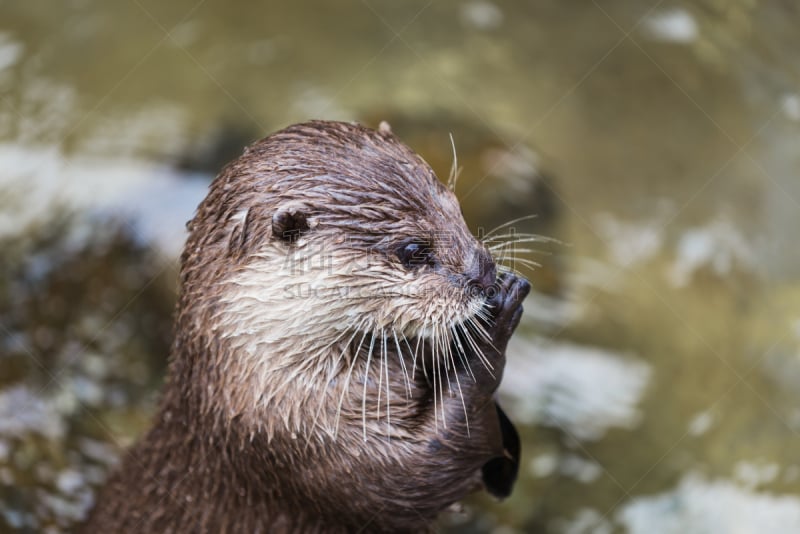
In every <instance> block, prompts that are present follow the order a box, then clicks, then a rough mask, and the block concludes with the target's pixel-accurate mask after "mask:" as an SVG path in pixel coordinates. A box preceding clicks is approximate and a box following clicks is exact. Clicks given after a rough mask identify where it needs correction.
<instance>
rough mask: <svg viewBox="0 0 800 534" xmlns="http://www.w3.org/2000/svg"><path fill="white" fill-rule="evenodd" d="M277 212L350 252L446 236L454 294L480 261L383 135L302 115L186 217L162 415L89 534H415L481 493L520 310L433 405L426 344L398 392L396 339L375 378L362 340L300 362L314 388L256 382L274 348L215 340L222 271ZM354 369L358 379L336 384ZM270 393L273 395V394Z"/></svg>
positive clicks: (271, 379) (231, 169)
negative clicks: (247, 349) (291, 212)
mask: <svg viewBox="0 0 800 534" xmlns="http://www.w3.org/2000/svg"><path fill="white" fill-rule="evenodd" d="M292 203H294V204H292ZM287 204H292V205H294V206H295V207H296V209H299V210H301V211H302V212H303V213H304V214H305V215H307V216H308V222H309V228H308V230H307V232H306V233H304V234H303V237H301V238H300V239H301V240H302V239H307V240H308V241H313V240H314V239H320V240H324V241H325V243H328V244H330V243H338V246H340V247H346V248H347V249H348V250H352V251H353V253H363V252H364V251H365V250H367V249H369V250H370V251H371V252H372V253H377V254H384V255H386V257H387V258H389V257H391V256H392V254H393V250H394V249H393V247H394V246H395V245H396V244H397V242H398V239H399V238H401V237H405V236H409V235H413V234H415V233H418V232H422V233H424V232H430V230H431V228H446V229H447V230H448V236H447V240H448V242H447V244H446V245H445V244H441V245H437V250H436V252H437V255H438V257H439V262H440V266H441V269H442V270H443V271H446V273H447V276H449V277H450V279H451V280H452V283H453V284H454V286H456V287H458V286H459V284H462V283H463V284H466V280H467V278H468V277H467V276H466V275H465V274H464V273H467V272H469V270H470V269H471V268H472V262H474V256H475V254H478V255H480V254H484V252H483V250H484V249H483V247H482V246H481V245H480V244H479V243H478V242H477V241H476V240H475V239H474V238H473V237H472V236H471V235H470V234H469V232H468V231H467V229H466V226H465V225H464V223H463V220H462V219H461V215H460V212H459V208H458V204H457V202H456V201H455V197H454V196H453V195H452V194H451V193H450V192H449V190H447V189H446V188H444V186H443V185H442V184H441V183H440V182H439V181H438V180H437V179H436V177H435V176H434V175H433V173H432V171H431V170H430V168H429V167H428V166H427V165H426V164H425V163H424V162H423V161H422V160H421V159H420V158H419V157H418V156H416V155H415V154H414V153H413V152H411V150H409V149H408V148H407V147H406V146H405V145H403V144H402V143H400V142H399V141H398V140H397V139H396V138H395V137H394V136H393V135H392V134H391V133H390V132H388V131H385V130H384V129H382V130H381V131H373V130H370V129H367V128H363V127H361V126H357V125H352V124H345V123H334V122H311V123H306V124H301V125H295V126H292V127H290V128H288V129H286V130H283V131H281V132H278V133H276V134H274V135H272V136H270V137H267V138H266V139H264V140H262V141H260V142H258V143H256V144H254V145H253V146H251V147H250V148H248V149H247V150H246V151H245V153H244V154H243V155H242V157H241V158H239V159H238V160H236V161H234V162H233V163H232V164H230V165H229V166H227V167H226V168H225V169H224V170H223V171H222V173H221V174H220V175H219V176H218V177H217V178H216V180H215V181H214V183H213V184H212V185H211V188H210V191H209V194H208V196H207V198H206V199H205V200H204V201H203V202H202V204H201V205H200V206H199V208H198V210H197V213H196V215H195V217H194V219H193V220H192V222H191V223H190V225H189V237H188V241H187V243H186V246H185V249H184V253H183V255H182V258H181V260H182V269H181V295H180V299H179V303H178V306H177V314H176V324H175V341H174V344H173V347H172V353H171V363H170V369H169V378H168V382H167V385H166V388H165V390H164V394H163V398H162V401H161V405H160V408H159V411H158V414H157V415H156V417H155V420H154V424H153V427H152V429H151V430H150V431H149V432H148V433H147V435H146V436H144V437H143V439H142V440H141V441H140V442H139V443H138V444H137V445H136V446H134V447H133V448H132V450H131V451H130V452H129V454H128V455H127V456H126V457H125V459H124V461H123V464H122V466H121V468H120V469H119V470H118V471H117V472H116V473H114V474H113V476H112V477H111V479H110V481H109V482H108V484H107V486H106V487H105V489H104V490H103V492H102V493H101V495H100V496H99V501H98V504H97V506H96V507H95V509H94V510H93V512H92V514H91V516H90V518H89V521H88V522H87V524H86V525H85V529H84V530H85V531H86V532H131V533H133V532H136V533H138V532H181V533H182V532H358V531H364V532H415V531H421V530H425V529H427V528H429V527H430V525H431V523H432V522H433V521H434V520H435V518H436V517H437V514H439V513H440V512H441V511H442V510H443V509H445V508H446V507H447V506H449V505H450V504H452V503H454V502H456V501H458V500H459V499H461V498H463V497H464V496H465V495H466V494H468V493H470V492H472V491H474V490H476V489H479V488H480V487H481V485H482V482H481V474H480V471H481V467H482V466H483V465H484V464H485V463H486V462H487V461H488V460H489V459H491V458H495V457H499V456H502V455H503V454H504V452H503V444H502V440H501V437H500V430H499V423H498V416H497V412H496V408H495V404H494V401H493V393H494V391H495V389H496V387H497V385H498V383H499V380H500V378H501V375H502V368H503V366H504V363H505V360H504V354H503V353H504V349H505V343H506V341H507V340H508V337H509V336H510V335H511V332H512V331H513V328H514V327H515V326H516V322H515V321H518V313H519V312H518V311H517V312H516V319H515V320H514V319H507V320H506V321H505V326H504V327H503V328H505V330H503V329H502V328H501V329H500V330H502V331H498V328H494V329H490V335H491V337H492V340H491V342H488V341H486V342H482V343H481V350H482V351H484V353H485V355H486V357H487V358H488V359H489V360H490V361H491V365H492V367H493V369H492V370H491V371H490V370H488V369H486V368H485V367H484V366H483V365H481V364H480V361H479V359H478V358H477V356H476V355H469V356H470V357H471V358H472V361H471V362H469V363H470V364H471V365H470V367H471V372H470V370H468V369H467V368H466V367H467V366H466V365H464V364H463V362H460V361H458V360H457V359H456V360H454V362H453V363H454V365H453V366H451V368H450V371H449V373H450V374H449V375H448V378H449V381H450V384H449V386H448V383H447V382H445V383H444V386H443V388H444V396H443V397H442V398H440V399H437V400H436V402H434V395H435V393H434V392H433V387H432V384H431V375H432V373H434V372H435V370H434V369H433V363H432V361H431V358H432V357H433V356H432V355H431V354H430V350H428V351H427V352H426V353H425V354H423V355H420V362H419V363H418V365H417V368H416V372H415V373H414V374H413V376H410V380H409V381H408V383H407V381H406V378H405V377H406V376H409V373H410V368H411V362H410V360H406V363H407V364H408V367H407V368H406V369H404V368H402V367H401V363H400V356H402V354H400V355H398V351H397V348H396V347H395V346H394V343H393V341H392V342H390V343H389V344H388V345H387V346H386V347H385V348H384V349H383V350H385V354H386V361H385V365H386V366H388V368H385V367H382V366H379V365H378V364H376V363H375V361H373V365H372V366H371V367H367V366H366V364H365V360H366V355H367V350H368V345H369V343H370V339H371V338H370V337H366V341H363V340H364V337H363V336H362V335H356V336H355V337H354V338H352V341H349V336H345V337H343V338H341V339H340V340H338V341H337V342H336V344H335V347H336V349H333V348H332V349H331V350H329V353H330V354H329V355H328V356H329V357H330V359H331V360H334V359H335V357H336V356H337V355H338V354H339V352H338V349H339V348H340V347H343V348H344V349H346V350H344V357H343V358H342V359H341V362H339V363H336V364H334V363H330V362H328V363H327V364H326V365H325V366H323V367H322V368H321V369H322V370H320V369H316V368H313V369H316V370H314V371H312V367H311V366H312V365H313V364H314V363H315V362H317V360H313V359H315V358H319V355H317V354H316V353H314V354H309V356H308V360H309V361H308V362H306V361H305V360H300V362H302V363H300V364H298V365H306V363H308V365H309V366H310V367H309V370H308V373H307V375H308V377H313V379H314V381H315V382H316V385H315V387H310V386H309V385H308V384H305V383H299V382H302V380H298V381H292V380H289V381H288V383H287V381H286V380H283V378H284V377H283V376H282V375H279V374H277V373H278V371H274V370H273V371H270V374H268V375H267V376H268V378H267V382H266V383H264V382H263V376H264V375H263V374H260V373H261V371H259V369H261V368H260V367H258V365H259V362H260V361H262V360H260V358H263V359H269V358H271V357H273V355H271V354H263V355H262V354H259V356H258V358H259V359H257V360H253V361H251V360H247V359H246V358H243V357H242V356H241V354H240V353H241V347H240V346H239V345H236V340H235V339H233V340H232V339H230V338H226V337H225V336H224V335H222V334H223V333H224V329H225V328H226V327H227V326H226V323H225V318H226V317H227V318H228V319H229V317H230V316H229V315H226V314H227V313H228V312H227V311H225V310H226V309H227V308H226V306H228V305H227V304H226V302H225V300H224V299H225V296H226V293H230V292H231V291H233V290H232V289H231V288H232V287H233V286H231V285H230V284H231V282H230V280H231V277H232V276H234V275H237V274H240V273H246V272H247V269H248V268H251V267H248V266H252V262H253V261H254V260H253V258H254V254H257V253H258V252H259V250H261V249H262V248H263V246H264V244H265V243H266V242H268V241H269V240H275V239H276V238H277V237H276V236H273V235H272V217H273V214H274V213H275V211H276V210H277V209H279V208H280V207H281V206H285V205H287ZM297 206H299V207H297ZM370 206H379V207H381V208H380V209H377V208H376V209H370V208H369V207H370ZM293 209H295V208H293ZM243 210H247V211H246V215H244V216H243V217H242V216H241V215H242V213H243ZM338 235H341V236H347V239H346V240H341V239H338V238H337V237H336V236H338ZM301 243H302V241H301ZM276 246H277V245H276ZM281 246H285V247H287V248H288V247H291V246H295V245H293V244H292V243H291V242H286V243H284V244H282V245H281ZM376 251H377V252H376ZM386 261H390V260H388V259H387V260H386ZM391 261H394V260H391ZM443 276H444V275H443ZM518 300H519V299H517V300H515V301H514V305H515V306H516V307H518ZM357 302H358V301H353V302H349V303H348V304H347V305H348V306H357V305H358V304H357ZM296 309H297V313H298V314H304V313H305V311H304V310H303V309H302V307H301V306H300V305H299V304H298V308H296ZM337 309H338V308H337ZM511 311H512V312H513V311H514V310H511ZM497 322H498V323H501V322H502V321H497ZM320 328H324V327H320ZM487 328H489V327H487ZM390 339H391V338H390ZM359 340H362V341H363V343H362V344H361V345H360V347H361V348H360V351H358V352H357V348H358V347H357V345H358V341H359ZM300 342H301V341H299V340H298V343H300ZM276 343H278V342H276ZM378 343H380V340H379V341H378ZM412 346H413V345H412ZM311 350H312V349H309V351H311ZM376 351H377V349H376ZM401 352H402V351H401ZM375 354H376V355H379V354H380V353H379V352H375ZM375 357H377V356H375ZM406 358H408V354H406ZM311 360H313V362H312V361H311ZM243 362H245V363H243ZM353 362H355V363H354V364H353ZM351 364H352V365H353V368H354V371H353V376H354V378H353V380H352V381H351V382H350V383H348V384H346V383H345V382H346V381H345V380H344V374H343V372H344V371H345V370H346V369H348V367H349V366H350V365H351ZM296 371H297V370H296V369H295V370H293V372H296ZM265 372H266V371H265ZM287 372H288V371H287ZM312 372H314V373H317V374H316V375H312V374H311V373H312ZM320 373H321V374H320ZM456 373H457V374H458V375H459V377H460V381H459V389H458V390H457V389H456V385H455V375H456ZM472 373H474V378H473V376H472ZM286 376H288V377H292V376H295V375H286ZM387 376H388V381H389V385H388V389H387V385H386V383H385V381H386V380H387V378H386V377H387ZM365 377H366V386H365V382H364V380H365ZM439 380H442V377H440V378H439ZM279 384H281V386H280V387H281V388H283V389H282V390H281V391H270V388H273V389H274V388H277V387H278V385H279ZM440 384H441V383H440ZM259 388H260V389H261V390H263V391H264V395H265V396H263V397H262V396H260V395H261V393H260V392H259V391H257V390H258V389H259ZM379 388H383V389H379ZM387 391H390V392H391V403H392V405H391V412H390V419H387V416H386V413H385V411H386V410H385V406H384V405H385V404H386V395H387V394H388V393H387ZM409 393H410V395H409ZM462 397H463V405H462ZM253 399H262V401H263V402H253ZM340 402H341V404H342V407H341V410H340V413H338V414H335V412H336V407H337V406H338V405H339V404H340ZM442 403H443V405H442ZM364 408H366V409H365V410H364ZM435 409H438V412H436V413H435V412H434V410H435ZM442 412H443V413H444V418H445V421H443V419H442ZM334 414H335V415H336V417H334ZM365 414H366V417H365ZM364 419H366V421H364ZM333 423H338V428H337V430H336V432H331V427H332V424H333ZM362 426H363V427H364V428H362ZM365 433H366V436H365Z"/></svg>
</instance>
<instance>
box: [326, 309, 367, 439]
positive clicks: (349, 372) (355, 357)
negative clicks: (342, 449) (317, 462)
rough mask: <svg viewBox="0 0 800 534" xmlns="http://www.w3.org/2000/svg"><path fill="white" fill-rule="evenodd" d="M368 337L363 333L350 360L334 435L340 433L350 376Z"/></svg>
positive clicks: (337, 412)
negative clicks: (343, 404) (341, 417)
mask: <svg viewBox="0 0 800 534" xmlns="http://www.w3.org/2000/svg"><path fill="white" fill-rule="evenodd" d="M364 323H366V319H365V320H364V321H363V322H362V323H361V325H359V328H363V327H364V326H365V325H364ZM366 337H367V331H366V330H364V332H363V333H362V334H361V341H359V342H358V348H356V350H355V352H354V353H353V354H352V361H351V362H350V367H349V369H348V370H347V378H346V379H345V385H344V388H342V395H341V396H340V397H339V406H338V407H337V408H336V420H335V424H334V432H333V435H334V436H336V435H338V433H339V417H340V416H341V414H342V403H343V402H344V397H345V395H346V394H347V393H348V392H349V391H350V378H351V377H352V376H353V368H354V367H355V365H356V362H357V361H358V354H359V353H360V352H361V347H362V346H363V345H364V340H365V339H366Z"/></svg>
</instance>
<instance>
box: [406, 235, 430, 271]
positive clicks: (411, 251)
mask: <svg viewBox="0 0 800 534" xmlns="http://www.w3.org/2000/svg"><path fill="white" fill-rule="evenodd" d="M397 258H398V259H399V260H400V262H401V263H402V264H403V265H404V266H405V267H407V268H413V267H421V266H423V265H433V263H434V257H433V244H432V243H431V242H430V241H429V240H426V239H412V240H410V241H406V242H405V243H403V244H402V245H400V246H399V247H398V248H397Z"/></svg>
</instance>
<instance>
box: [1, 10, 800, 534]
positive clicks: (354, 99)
mask: <svg viewBox="0 0 800 534" xmlns="http://www.w3.org/2000/svg"><path fill="white" fill-rule="evenodd" d="M797 28H800V5H798V4H797V3H795V2H791V1H789V0H700V1H695V2H689V1H688V0H687V1H684V0H659V1H654V0H594V1H578V0H537V1H525V2H523V1H520V0H508V1H500V0H491V1H483V0H471V1H464V2H455V1H453V2H449V1H439V0H436V1H416V0H409V1H405V2H395V1H391V0H364V1H361V2H352V3H345V2H324V1H315V2H297V3H289V2H280V3H279V2H260V3H259V2H244V1H239V2H222V1H220V0H175V1H172V2H157V1H155V0H125V1H121V2H101V1H98V0H63V1H59V2H44V1H41V0H28V1H26V2H3V3H2V4H0V531H27V532H53V533H55V532H64V531H69V530H70V529H71V528H72V527H73V526H74V525H75V523H76V522H78V521H80V519H81V518H82V517H83V516H84V515H85V513H86V510H87V508H88V507H89V506H91V503H92V500H93V495H94V492H95V491H96V490H97V488H98V487H99V486H100V485H101V484H102V482H103V480H104V478H105V476H106V475H107V473H108V471H109V469H110V468H112V466H113V465H114V464H115V462H116V461H117V459H118V457H119V455H120V453H121V451H122V450H124V448H125V447H126V446H128V445H129V444H131V443H132V442H133V440H134V439H135V438H136V436H137V435H139V434H140V433H141V432H142V431H143V430H144V429H145V428H146V427H147V424H148V418H149V416H150V414H151V413H152V410H153V408H154V406H155V403H156V402H157V394H158V389H159V387H160V384H161V383H162V380H163V374H164V367H165V361H166V357H167V354H168V345H169V341H170V329H171V311H172V305H173V302H174V299H175V291H176V279H177V269H178V265H177V256H178V254H179V251H180V248H181V246H182V240H183V238H184V223H185V222H186V221H187V220H188V219H189V218H191V216H192V213H193V210H194V207H195V206H196V205H197V203H198V202H199V201H200V199H201V198H202V197H203V195H204V193H205V190H206V187H207V185H208V183H209V181H210V179H211V178H212V177H213V175H214V174H215V173H216V172H217V171H218V170H219V168H220V167H221V166H222V165H223V164H224V163H225V162H226V161H228V160H230V159H231V158H233V157H235V156H236V155H238V154H239V153H240V152H241V149H242V147H243V146H244V145H246V144H247V143H249V142H252V141H253V140H255V139H258V138H260V137H263V136H264V135H266V134H268V133H270V132H272V131H274V130H276V129H279V128H281V127H283V126H286V125H288V124H290V123H293V122H297V121H301V120H305V119H309V118H326V119H343V120H358V121H362V122H364V123H366V124H369V125H372V126H376V125H377V123H378V122H379V121H380V120H384V119H385V120H388V121H389V122H390V123H391V124H392V126H393V129H394V131H395V133H397V134H398V135H400V137H401V138H403V139H404V140H405V141H406V142H407V143H408V144H409V145H411V146H412V148H414V149H415V150H417V151H418V152H420V153H421V154H422V155H423V156H424V157H425V158H426V159H427V160H428V161H429V162H430V163H431V164H432V165H433V167H434V169H435V170H436V171H437V173H438V174H439V176H440V177H441V176H447V172H448V170H449V167H450V163H451V147H450V140H449V137H448V135H449V134H450V133H452V135H453V138H454V141H455V146H456V148H457V150H458V155H459V164H460V165H462V166H463V173H462V176H461V179H460V181H459V188H458V194H459V196H460V198H461V201H462V203H463V205H464V210H465V215H466V217H467V219H468V222H469V223H470V225H471V226H472V228H473V229H474V230H475V231H476V233H477V232H479V231H480V229H481V228H483V229H487V230H488V229H491V228H492V227H494V226H496V225H497V224H499V223H502V222H504V221H507V220H510V219H513V218H516V217H522V216H526V215H529V214H532V213H535V214H537V217H536V218H533V219H530V220H524V221H520V222H518V223H516V224H515V225H514V228H515V229H516V230H517V231H526V232H536V233H539V234H543V235H546V236H550V237H553V238H556V239H557V240H558V242H553V243H544V244H536V246H535V247H534V248H536V250H535V251H533V252H531V253H529V254H527V255H526V257H527V258H530V259H533V260H535V261H537V262H538V263H539V264H540V267H539V268H536V269H534V270H526V274H527V275H528V276H529V277H530V279H531V281H532V282H533V285H534V287H535V291H534V292H533V294H532V295H531V296H530V297H529V299H528V300H527V301H526V315H525V317H524V320H523V324H522V326H521V328H520V332H519V334H518V335H517V336H516V337H515V338H514V339H513V340H512V344H511V346H510V348H509V362H508V368H507V371H506V375H505V380H504V383H503V387H502V395H503V397H504V398H505V404H506V405H507V406H508V410H509V411H510V412H511V413H512V415H513V418H514V419H515V420H516V421H517V424H518V425H519V426H520V427H521V430H522V433H523V438H524V453H523V465H522V470H521V479H520V481H519V483H518V486H517V489H516V491H515V493H514V495H513V496H512V497H511V498H510V499H509V500H508V501H506V502H503V503H494V502H492V501H491V500H490V499H489V498H486V497H480V496H479V497H476V498H474V499H471V500H470V501H469V502H468V503H467V506H466V509H465V511H464V512H463V513H461V514H456V515H452V516H449V517H446V518H445V519H444V520H443V521H442V524H441V529H442V530H443V531H453V532H496V533H512V532H531V533H563V534H589V533H593V534H610V533H614V532H629V533H633V534H660V533H679V532H680V533H692V534H706V533H708V534H719V533H734V532H735V533H765V532H770V533H772V532H776V533H783V532H786V533H790V532H800V247H799V246H798V242H799V241H798V237H797V234H798V229H800V179H798V174H800V135H798V134H800V53H798V52H800V32H798V31H797ZM521 268H522V266H521Z"/></svg>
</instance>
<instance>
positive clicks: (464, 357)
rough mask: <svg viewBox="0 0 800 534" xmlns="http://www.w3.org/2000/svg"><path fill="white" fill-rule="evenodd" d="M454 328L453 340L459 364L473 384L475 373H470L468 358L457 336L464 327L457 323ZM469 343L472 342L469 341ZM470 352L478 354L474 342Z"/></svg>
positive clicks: (459, 337)
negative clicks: (456, 347)
mask: <svg viewBox="0 0 800 534" xmlns="http://www.w3.org/2000/svg"><path fill="white" fill-rule="evenodd" d="M456 328H457V330H455V331H454V332H453V339H454V340H455V342H456V345H457V346H458V357H459V358H460V359H461V363H462V364H463V365H464V368H465V369H466V370H467V372H469V375H470V377H471V378H472V381H473V382H475V381H476V379H475V373H473V372H472V366H471V365H470V363H469V357H468V356H467V351H466V350H464V345H463V344H462V343H461V335H459V331H461V330H463V328H464V327H463V325H461V324H460V323H459V324H456ZM470 341H472V340H471V339H470ZM472 350H473V352H476V353H477V352H480V350H478V347H477V346H476V345H475V343H474V342H473V343H472Z"/></svg>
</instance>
